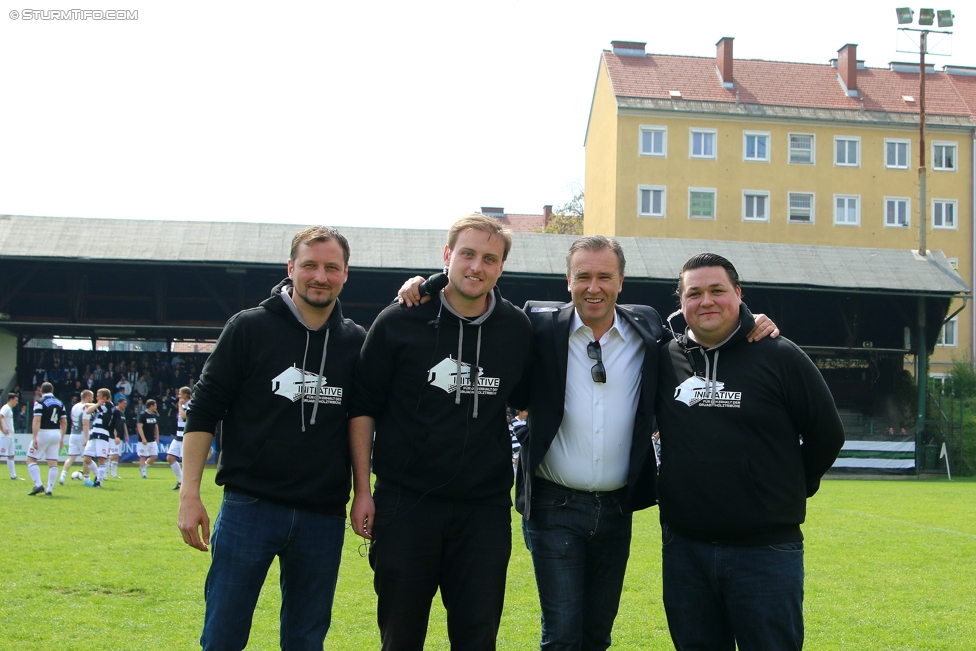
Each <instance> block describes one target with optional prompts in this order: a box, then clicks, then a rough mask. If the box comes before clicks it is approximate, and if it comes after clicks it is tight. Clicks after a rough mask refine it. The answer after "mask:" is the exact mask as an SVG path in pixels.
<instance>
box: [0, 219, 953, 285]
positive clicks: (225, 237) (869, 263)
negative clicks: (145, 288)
mask: <svg viewBox="0 0 976 651" xmlns="http://www.w3.org/2000/svg"><path fill="white" fill-rule="evenodd" d="M303 227H304V226H303V225H300V224H256V223H242V222H185V221H161V220H121V219H94V218H75V217H25V216H14V215H0V258H6V259H16V258H22V259H33V260H38V259H62V260H64V259H78V260H91V261H105V262H153V263H157V264H187V263H190V264H207V265H224V266H237V265H241V266H254V265H260V266H263V265H281V264H282V263H283V262H284V261H285V260H287V258H288V254H289V250H290V247H291V238H292V237H293V236H294V234H295V233H296V232H297V231H298V230H300V229H301V228H303ZM340 230H341V231H342V233H343V234H344V235H345V236H346V237H347V238H348V239H349V244H350V248H351V249H352V257H351V259H350V266H351V267H353V268H370V269H378V270H399V269H402V270H416V269H433V268H437V267H439V266H441V257H440V251H441V250H442V248H443V246H444V243H445V242H446V239H447V232H446V231H444V230H423V229H409V228H362V227H350V226H346V227H342V228H340ZM514 238H515V241H514V245H513V247H512V252H511V254H510V255H509V259H508V262H507V263H506V265H505V272H506V274H525V275H530V276H553V275H556V276H562V275H564V274H565V269H566V262H565V258H566V251H567V250H568V248H569V246H570V244H571V243H572V242H573V240H575V239H576V236H573V235H546V234H541V233H515V234H514ZM619 241H620V243H621V245H622V246H623V248H624V252H625V253H626V256H627V269H626V274H625V275H626V276H627V277H628V278H631V279H638V278H642V279H646V280H650V281H661V282H668V283H671V282H675V280H676V279H677V276H678V272H679V271H680V269H681V265H683V264H684V262H685V261H686V260H687V259H688V258H690V257H691V256H692V255H695V254H697V253H702V252H706V251H708V252H712V253H718V254H721V255H724V256H726V257H727V258H729V259H730V260H732V261H733V263H734V264H735V265H736V268H737V269H738V270H739V275H740V277H741V279H742V282H743V283H744V284H746V285H765V286H770V287H798V288H807V289H822V290H828V291H836V290H846V291H853V292H876V293H877V292H880V293H896V294H913V295H926V296H954V295H960V294H969V293H970V292H971V290H970V288H969V287H968V286H967V285H966V283H965V281H963V279H962V278H961V277H960V276H959V274H958V273H956V271H955V270H954V269H953V268H952V266H951V265H950V264H949V261H948V259H947V258H946V257H945V255H944V254H943V253H942V252H941V251H933V252H931V253H930V254H929V255H928V256H925V257H921V256H919V255H918V253H917V252H915V251H910V250H895V249H871V248H853V247H835V246H812V245H798V244H765V243H754V242H727V241H716V240H694V239H664V238H633V237H623V238H619ZM92 242H102V243H104V242H111V243H112V244H111V246H102V245H100V246H92Z"/></svg>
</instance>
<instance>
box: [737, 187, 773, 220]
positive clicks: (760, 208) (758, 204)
mask: <svg viewBox="0 0 976 651" xmlns="http://www.w3.org/2000/svg"><path fill="white" fill-rule="evenodd" d="M742 219H743V221H747V222H768V221H769V192H767V191H765V190H743V191H742Z"/></svg>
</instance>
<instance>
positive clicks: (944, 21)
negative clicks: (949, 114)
mask: <svg viewBox="0 0 976 651" xmlns="http://www.w3.org/2000/svg"><path fill="white" fill-rule="evenodd" d="M895 14H896V15H897V17H898V24H899V25H910V24H911V23H912V20H913V19H914V17H915V12H914V11H913V10H912V8H911V7H898V8H897V9H895ZM937 15H938V19H939V27H952V19H953V18H954V16H953V14H952V11H950V10H949V9H940V10H939V11H938V12H936V11H935V9H921V10H919V12H918V24H919V25H926V26H928V25H932V24H933V23H934V22H935V19H936V16H937ZM898 29H899V30H900V31H903V32H918V33H919V34H920V36H921V38H920V41H919V46H918V54H919V65H918V70H919V92H918V94H919V101H918V109H919V111H918V114H919V115H918V254H919V255H920V256H924V255H926V253H927V250H926V248H925V229H926V226H927V223H926V222H927V221H928V215H927V212H928V211H927V210H926V205H925V202H926V196H925V54H926V51H927V49H928V35H929V34H931V33H937V34H951V33H952V32H949V31H944V30H937V29H918V28H916V27H899V28H898Z"/></svg>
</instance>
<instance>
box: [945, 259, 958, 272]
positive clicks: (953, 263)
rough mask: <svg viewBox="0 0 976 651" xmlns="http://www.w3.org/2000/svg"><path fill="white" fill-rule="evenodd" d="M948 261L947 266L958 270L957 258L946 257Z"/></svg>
mask: <svg viewBox="0 0 976 651" xmlns="http://www.w3.org/2000/svg"><path fill="white" fill-rule="evenodd" d="M946 259H947V260H948V261H949V266H950V267H952V268H953V269H955V270H956V271H959V258H946Z"/></svg>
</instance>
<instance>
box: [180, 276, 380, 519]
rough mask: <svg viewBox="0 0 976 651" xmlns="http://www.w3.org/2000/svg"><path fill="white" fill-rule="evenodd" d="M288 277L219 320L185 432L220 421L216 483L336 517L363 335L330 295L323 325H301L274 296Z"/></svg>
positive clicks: (210, 428) (341, 505) (345, 479)
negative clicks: (224, 320) (222, 321)
mask: <svg viewBox="0 0 976 651" xmlns="http://www.w3.org/2000/svg"><path fill="white" fill-rule="evenodd" d="M289 284H290V282H288V281H285V282H282V283H281V284H279V285H278V286H277V287H275V289H274V290H273V291H272V295H271V298H268V299H267V300H265V301H264V302H262V303H261V305H260V306H259V307H256V308H253V309H250V310H244V311H243V312H239V313H238V314H236V315H234V316H233V317H231V319H230V320H229V321H228V322H227V325H226V326H225V327H224V331H223V332H222V333H221V335H220V338H219V339H218V340H217V346H216V347H215V348H214V351H213V353H211V355H210V358H209V359H208V360H207V363H206V364H205V365H204V367H203V372H202V374H201V376H200V381H199V382H198V383H197V384H196V386H194V389H193V400H192V403H191V405H190V409H189V411H188V413H187V423H186V431H187V432H195V431H204V432H211V433H212V432H214V430H215V428H216V426H217V422H218V421H221V420H222V421H223V428H222V430H221V446H220V457H219V458H218V460H217V463H218V466H217V478H216V481H217V483H218V484H220V485H222V486H224V487H226V488H228V489H232V490H235V491H240V492H242V493H246V494H248V495H252V496H254V497H259V498H264V499H268V500H270V501H273V502H277V503H279V504H283V505H286V506H291V507H293V508H297V509H302V510H307V511H313V512H318V513H326V514H330V515H341V516H344V515H345V504H346V502H347V501H348V500H349V491H350V487H351V471H350V463H349V434H348V417H347V410H348V402H349V387H350V386H351V385H352V376H353V370H354V369H355V366H356V362H357V361H358V359H359V349H360V348H361V346H362V343H363V340H364V339H365V337H366V332H365V330H363V328H362V327H360V326H358V325H356V324H355V323H353V322H352V321H351V320H349V319H344V318H343V317H342V308H341V306H340V305H339V301H336V303H335V306H334V307H333V309H332V315H331V316H330V317H329V321H328V323H327V324H326V326H325V327H323V328H322V329H321V330H318V331H311V330H309V329H308V328H306V327H305V325H303V324H302V323H301V322H299V321H298V319H297V318H295V316H294V314H293V313H292V311H291V309H290V308H289V306H288V305H287V304H286V303H285V301H284V299H282V298H281V291H282V289H283V288H284V287H287V286H288V285H289ZM326 334H328V350H327V351H326V354H325V370H324V371H323V373H322V378H321V389H319V391H318V394H319V396H318V397H319V399H318V407H317V409H316V400H315V394H316V387H317V386H318V383H319V379H320V378H319V366H320V364H321V362H322V357H323V345H324V343H325V341H326ZM313 412H314V416H315V422H314V423H313V422H312V417H313Z"/></svg>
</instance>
